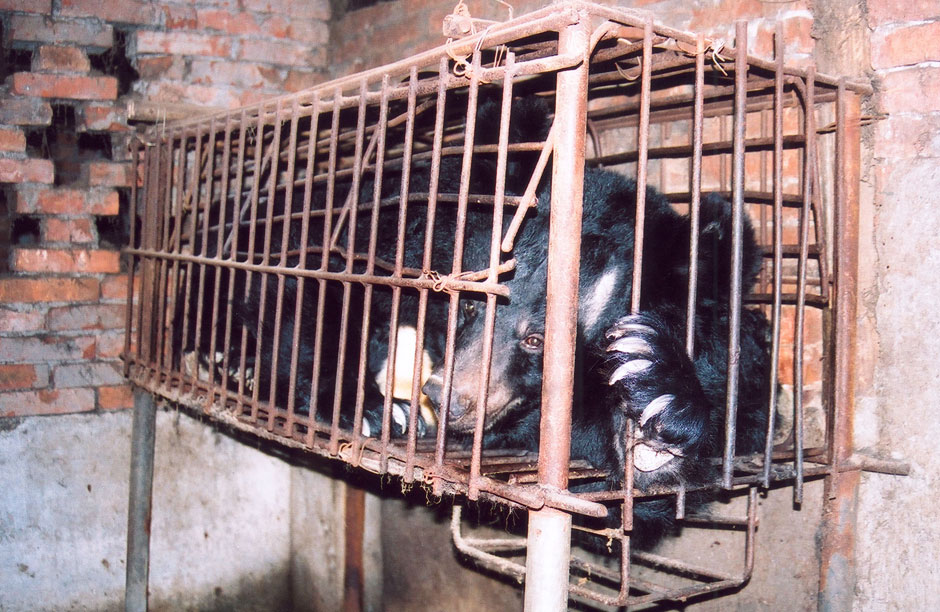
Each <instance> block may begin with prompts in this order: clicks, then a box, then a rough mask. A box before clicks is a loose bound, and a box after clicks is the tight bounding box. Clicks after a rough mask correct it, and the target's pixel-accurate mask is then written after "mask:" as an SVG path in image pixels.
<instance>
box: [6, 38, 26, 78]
mask: <svg viewBox="0 0 940 612" xmlns="http://www.w3.org/2000/svg"><path fill="white" fill-rule="evenodd" d="M32 61H33V52H32V50H30V49H12V48H4V47H3V46H2V41H0V79H5V78H7V77H8V76H10V75H11V74H13V73H14V72H29V70H30V67H31V66H32Z"/></svg>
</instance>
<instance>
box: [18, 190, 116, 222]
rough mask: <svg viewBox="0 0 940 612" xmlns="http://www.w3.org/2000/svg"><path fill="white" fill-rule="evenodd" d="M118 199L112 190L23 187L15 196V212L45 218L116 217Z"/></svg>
mask: <svg viewBox="0 0 940 612" xmlns="http://www.w3.org/2000/svg"><path fill="white" fill-rule="evenodd" d="M119 211H120V200H119V198H118V194H117V192H116V191H114V190H112V189H90V190H78V189H67V188H51V189H47V188H40V187H35V186H32V185H30V186H23V187H21V188H20V189H18V190H17V193H16V212H18V213H20V214H27V215H29V214H47V215H116V214H118V213H119Z"/></svg>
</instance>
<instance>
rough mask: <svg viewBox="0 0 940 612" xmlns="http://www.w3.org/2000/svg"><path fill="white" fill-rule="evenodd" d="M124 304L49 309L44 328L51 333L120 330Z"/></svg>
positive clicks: (79, 305)
mask: <svg viewBox="0 0 940 612" xmlns="http://www.w3.org/2000/svg"><path fill="white" fill-rule="evenodd" d="M125 308H126V305H124V304H76V305H70V306H57V307H53V308H50V309H49V312H48V314H47V315H46V326H47V328H48V329H50V330H52V331H77V330H89V329H120V328H122V327H124V310H125Z"/></svg>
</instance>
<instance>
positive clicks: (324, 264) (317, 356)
mask: <svg viewBox="0 0 940 612" xmlns="http://www.w3.org/2000/svg"><path fill="white" fill-rule="evenodd" d="M341 97H342V92H341V91H340V89H339V88H336V89H334V90H333V100H332V102H333V108H332V110H331V114H330V152H329V157H328V159H327V178H326V203H325V204H324V215H323V243H322V244H323V251H322V253H321V255H320V270H323V271H325V270H327V269H329V266H330V254H331V252H332V243H331V242H330V235H331V231H332V229H333V227H332V224H333V199H334V198H335V197H336V164H337V156H338V155H339V139H338V138H337V137H336V136H335V135H336V134H339V110H340V98H341ZM314 138H315V137H314ZM356 159H358V156H357V158H356ZM353 180H356V179H355V176H354V177H353ZM353 187H354V188H355V185H354V186H353ZM350 195H351V196H352V197H355V198H358V194H356V193H354V192H353V193H350ZM357 202H358V200H357ZM318 283H319V285H320V286H319V293H318V296H317V330H322V329H323V314H324V302H325V301H326V281H324V280H320V281H318ZM347 291H348V285H346V284H344V285H343V293H344V298H345V297H346V292H347ZM348 304H349V302H348V300H347V299H344V301H343V310H342V314H341V315H340V346H339V347H337V355H336V360H337V363H336V367H337V371H338V372H341V371H342V368H343V360H344V359H345V356H346V351H345V350H343V347H342V341H343V340H345V338H346V333H347V330H348V327H349V313H348ZM322 358H323V336H322V335H321V334H319V333H318V334H317V339H316V341H315V343H314V347H313V366H312V367H313V372H312V373H311V375H310V414H311V415H314V418H312V419H311V423H313V422H314V421H315V420H316V419H315V415H316V413H317V406H318V403H319V402H318V399H319V395H318V394H319V383H320V365H321V360H322ZM334 391H335V393H337V394H339V393H341V392H342V391H341V387H340V386H339V385H337V386H336V387H334ZM334 399H336V398H334ZM334 412H335V410H334ZM336 416H337V419H338V417H339V415H336ZM361 420H362V416H361V415H359V414H357V415H356V419H355V421H354V422H353V427H354V428H358V427H359V425H360V421H361ZM337 428H338V423H336V424H335V426H334V420H333V419H332V418H331V421H330V446H329V448H330V453H333V454H336V453H338V452H339V438H338V436H337ZM353 431H355V432H357V433H358V431H359V430H358V429H354V430H353Z"/></svg>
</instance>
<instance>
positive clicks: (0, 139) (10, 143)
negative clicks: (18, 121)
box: [0, 127, 26, 152]
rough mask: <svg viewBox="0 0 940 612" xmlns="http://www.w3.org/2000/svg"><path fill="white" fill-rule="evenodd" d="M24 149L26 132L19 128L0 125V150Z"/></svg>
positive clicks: (21, 150)
mask: <svg viewBox="0 0 940 612" xmlns="http://www.w3.org/2000/svg"><path fill="white" fill-rule="evenodd" d="M25 150H26V134H24V133H23V130H21V129H19V128H10V127H0V151H18V152H23V151H25Z"/></svg>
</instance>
